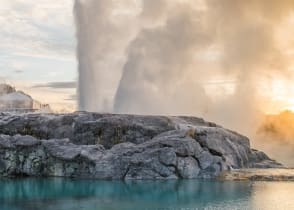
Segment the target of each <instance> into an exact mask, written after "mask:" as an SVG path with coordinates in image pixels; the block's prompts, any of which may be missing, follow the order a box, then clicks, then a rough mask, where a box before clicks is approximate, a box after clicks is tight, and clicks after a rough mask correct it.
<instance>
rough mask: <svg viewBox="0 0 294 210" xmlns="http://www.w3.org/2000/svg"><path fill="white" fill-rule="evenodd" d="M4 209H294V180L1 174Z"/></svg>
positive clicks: (0, 202)
mask: <svg viewBox="0 0 294 210" xmlns="http://www.w3.org/2000/svg"><path fill="white" fill-rule="evenodd" d="M0 186H1V187H0V209H1V210H35V209H36V210H100V209H103V210H108V209H109V210H110V209H111V210H123V209H126V210H134V209H138V210H151V209H152V210H153V209H155V210H156V209H158V210H196V209H207V210H209V209H230V210H232V209H256V210H271V209H283V210H284V209H287V210H290V209H294V182H249V181H242V182H233V181H224V182H220V181H198V180H187V181H175V180H174V181H128V182H120V181H93V180H70V179H57V178H54V179H17V180H11V179H2V180H0Z"/></svg>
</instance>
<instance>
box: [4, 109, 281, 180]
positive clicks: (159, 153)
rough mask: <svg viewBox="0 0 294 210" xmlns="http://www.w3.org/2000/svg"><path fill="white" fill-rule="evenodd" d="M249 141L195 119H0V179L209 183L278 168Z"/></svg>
mask: <svg viewBox="0 0 294 210" xmlns="http://www.w3.org/2000/svg"><path fill="white" fill-rule="evenodd" d="M281 167H282V165H281V164H279V163H277V162H276V161H274V160H271V159H270V158H269V157H268V156H267V155H266V154H264V153H263V152H260V151H257V150H253V149H251V148H250V144H249V139H248V138H246V137H244V136H242V135H240V134H238V133H235V132H232V131H230V130H227V129H224V128H222V127H220V126H217V125H215V124H214V123H209V122H205V121H204V120H203V119H200V118H195V117H164V116H135V115H114V114H97V113H86V112H82V113H73V114H63V115H57V114H25V115H17V116H16V115H9V114H0V176H2V177H10V176H38V177H40V176H57V177H74V178H95V179H192V178H215V177H217V176H219V175H220V174H221V173H222V172H224V171H228V170H230V169H243V168H281Z"/></svg>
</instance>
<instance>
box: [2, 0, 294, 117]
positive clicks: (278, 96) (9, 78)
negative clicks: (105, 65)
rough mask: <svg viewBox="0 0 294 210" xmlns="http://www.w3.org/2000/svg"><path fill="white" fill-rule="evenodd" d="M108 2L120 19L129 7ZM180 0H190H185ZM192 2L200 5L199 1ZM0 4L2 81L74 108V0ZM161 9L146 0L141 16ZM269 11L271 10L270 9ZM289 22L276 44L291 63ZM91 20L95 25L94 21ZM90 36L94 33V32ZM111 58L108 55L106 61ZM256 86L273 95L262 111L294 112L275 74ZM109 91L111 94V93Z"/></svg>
mask: <svg viewBox="0 0 294 210" xmlns="http://www.w3.org/2000/svg"><path fill="white" fill-rule="evenodd" d="M131 1H133V0H131ZM131 1H128V2H131ZM97 2H98V1H97ZM99 2H103V1H99ZM106 2H107V1H106ZM109 2H110V1H109ZM112 2H115V4H116V13H121V14H119V15H121V17H122V16H123V15H124V13H126V14H127V11H130V8H129V10H128V9H124V6H123V4H121V3H120V2H117V1H112ZM133 2H140V1H133ZM147 2H156V3H158V2H164V1H147ZM181 2H189V0H183V1H181ZM194 2H198V3H199V2H200V1H194ZM212 2H213V1H212ZM226 2H229V1H226ZM271 2H272V1H271ZM283 2H287V3H289V2H291V1H288V0H283V1H282V3H281V6H283ZM285 4H286V3H285ZM0 5H1V8H0V25H1V27H0V81H1V82H7V83H10V84H12V85H14V86H16V88H17V89H21V90H24V91H26V92H28V93H29V94H30V95H32V96H33V97H34V98H36V99H37V100H39V101H41V102H43V103H50V104H51V105H52V106H53V107H54V108H55V109H58V110H63V109H69V110H74V109H78V108H77V107H76V100H75V99H76V98H77V97H76V86H77V85H76V81H77V80H78V73H77V72H78V70H77V65H78V64H77V59H76V42H77V41H76V38H75V26H74V17H73V5H74V2H73V0H62V1H59V0H51V1H48V0H37V1H33V0H0ZM198 5H200V4H198ZM106 6H107V4H106ZM106 6H105V8H106ZM141 6H142V5H141ZM161 6H162V5H161ZM162 7H163V6H162ZM160 8H161V7H160V4H159V6H158V7H154V8H153V7H152V3H150V4H149V8H147V10H146V11H144V14H143V16H144V15H145V17H144V18H145V19H146V17H147V16H148V11H151V12H155V13H154V14H153V17H154V20H155V19H160V18H161V15H160V12H162V13H164V10H162V11H160ZM136 9H137V10H138V8H131V10H136ZM270 9H271V8H270ZM139 10H140V9H139ZM118 11H120V12H118ZM273 14H275V13H274V12H273ZM116 15H117V14H116ZM149 15H150V14H149ZM144 18H143V19H144ZM293 23H294V16H293V15H292V17H289V18H287V19H285V20H283V21H281V23H279V24H278V25H279V27H277V29H276V37H280V38H278V39H279V47H280V48H281V49H282V50H283V55H284V56H285V57H287V60H289V61H290V60H293V57H294V56H293V55H294V50H293V47H292V46H293V43H294V41H293V27H291V26H292V25H293ZM93 24H96V23H95V21H94V23H93ZM134 25H135V24H134ZM147 25H148V24H147ZM122 27H125V25H122ZM135 30H137V29H135ZM110 32H111V31H110ZM94 35H96V34H95V33H94ZM134 37H135V36H134ZM134 37H133V38H134ZM102 38H103V37H102ZM119 38H121V37H119ZM289 45H290V47H289ZM124 47H125V46H124ZM206 53H207V55H205V53H204V57H205V56H206V58H208V59H209V57H212V58H213V57H214V54H217V53H218V52H217V51H215V52H214V51H213V50H212V51H207V52H206ZM115 56H117V55H115ZM110 57H111V58H112V57H113V54H111V53H110ZM202 60H203V59H202ZM111 61H112V59H111V60H110V61H109V63H111ZM120 62H121V63H123V62H126V60H123V59H122V60H121V61H120ZM120 65H121V64H120ZM110 67H112V66H110ZM114 68H116V66H114ZM288 69H290V70H291V69H292V70H291V71H293V69H294V64H293V62H290V63H288ZM105 75H106V76H104V77H105V80H104V81H108V79H109V78H112V77H113V75H112V74H111V73H109V74H105ZM117 75H119V76H116V77H117V79H116V80H119V79H120V76H121V73H118V74H117ZM104 83H105V84H104ZM104 83H103V85H104V86H103V89H106V94H109V91H108V89H107V85H108V86H109V82H108V83H107V82H104ZM110 84H111V83H110ZM201 84H203V86H204V88H205V91H206V93H207V94H208V95H209V94H210V95H212V96H213V98H215V97H222V94H223V92H226V93H230V92H232V91H233V89H234V86H235V80H234V78H223V76H222V75H216V76H215V77H214V78H204V79H203V81H201ZM259 89H261V90H262V91H263V92H264V94H265V95H269V96H270V97H271V99H273V100H271V101H274V102H275V103H265V106H266V108H265V109H266V112H269V113H271V112H278V111H279V110H281V109H292V110H294V99H293V98H294V94H293V92H294V86H293V85H289V83H286V82H285V81H284V79H281V78H277V79H276V80H275V81H274V82H271V84H265V83H262V82H261V83H260V88H259ZM268 89H270V90H271V91H268ZM220 90H222V91H220ZM223 90H225V91H223ZM94 92H95V91H94ZM109 95H112V96H111V97H114V96H113V93H112V94H109Z"/></svg>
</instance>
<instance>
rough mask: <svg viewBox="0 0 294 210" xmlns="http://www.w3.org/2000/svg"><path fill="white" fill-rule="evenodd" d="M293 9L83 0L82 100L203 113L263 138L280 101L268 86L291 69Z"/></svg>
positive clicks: (115, 107)
mask: <svg viewBox="0 0 294 210" xmlns="http://www.w3.org/2000/svg"><path fill="white" fill-rule="evenodd" d="M293 9H294V2H293V0H280V1H275V0H248V1H243V0H221V1H220V0H198V1H195V0H141V1H135V0H126V1H124V2H123V3H121V2H119V1H116V0H76V1H75V9H74V12H75V17H76V25H77V40H78V49H77V57H78V61H79V88H78V90H79V92H78V96H79V109H80V110H86V111H99V112H115V113H132V114H152V115H153V114H160V115H195V116H199V117H204V118H205V119H208V120H211V121H214V122H217V123H219V124H221V125H223V126H225V127H228V128H230V129H233V130H236V131H238V132H240V133H242V134H245V135H247V136H249V137H251V138H252V140H253V144H254V145H257V146H260V145H262V144H260V141H264V139H262V140H260V138H257V137H256V136H257V135H256V131H257V128H258V126H259V124H260V123H261V121H262V119H263V117H264V114H265V112H266V110H265V109H266V107H268V106H274V104H275V103H276V101H275V99H274V98H273V97H272V95H271V91H270V90H269V89H270V87H271V85H272V83H274V82H275V80H276V79H277V78H278V79H280V80H284V81H285V82H287V81H288V80H289V79H291V78H293V73H292V71H291V65H293V64H292V63H291V60H292V59H293V55H292V54H291V55H289V54H287V53H286V50H285V48H284V46H285V42H286V46H287V47H288V49H291V50H293V49H294V41H293V40H289V42H287V39H286V38H285V37H283V36H282V37H281V36H279V33H278V32H279V31H280V30H282V29H281V27H282V23H284V22H285V20H287V19H288V18H290V17H293ZM286 35H287V36H289V37H291V36H292V37H294V36H293V35H294V31H293V30H291V29H289V30H288V34H286ZM286 35H285V36H286ZM291 56H292V57H291ZM291 58H292V59H291ZM214 81H221V83H218V82H214ZM292 158H293V156H292Z"/></svg>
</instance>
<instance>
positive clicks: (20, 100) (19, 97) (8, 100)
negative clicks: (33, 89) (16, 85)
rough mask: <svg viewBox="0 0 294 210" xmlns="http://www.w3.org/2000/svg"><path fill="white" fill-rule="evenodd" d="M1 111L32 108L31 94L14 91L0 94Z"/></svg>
mask: <svg viewBox="0 0 294 210" xmlns="http://www.w3.org/2000/svg"><path fill="white" fill-rule="evenodd" d="M0 110H1V111H17V110H34V100H33V99H32V97H31V96H29V95H27V94H25V93H23V92H21V91H16V92H12V93H9V94H5V95H2V96H0Z"/></svg>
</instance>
